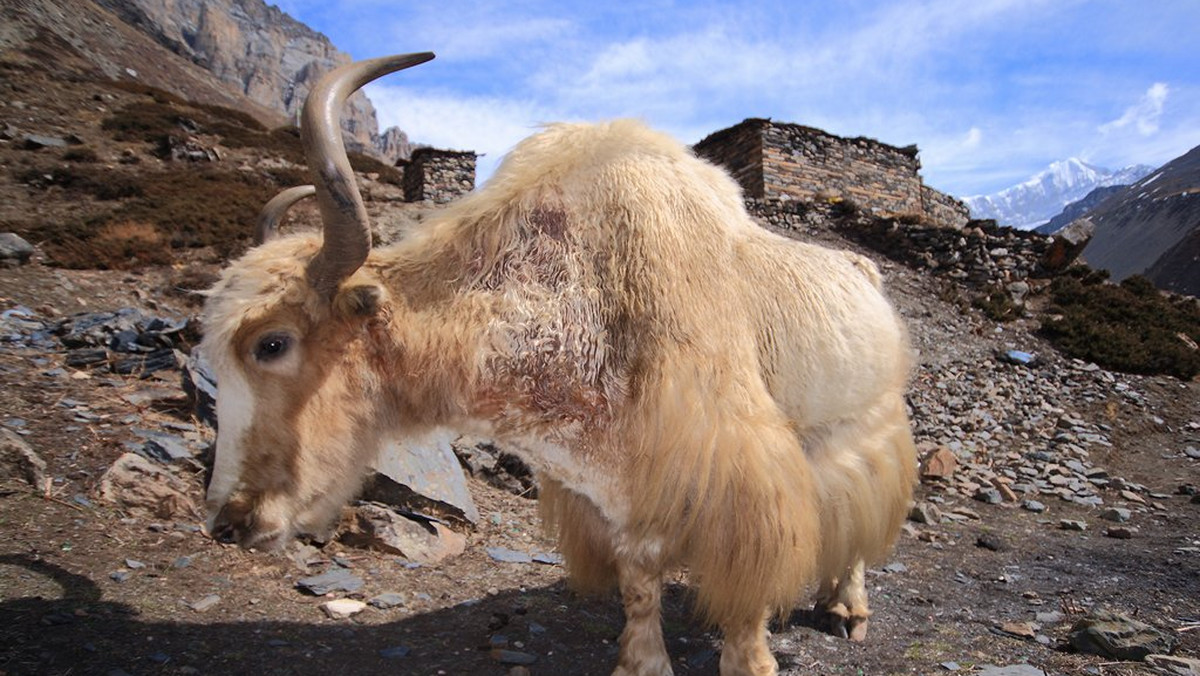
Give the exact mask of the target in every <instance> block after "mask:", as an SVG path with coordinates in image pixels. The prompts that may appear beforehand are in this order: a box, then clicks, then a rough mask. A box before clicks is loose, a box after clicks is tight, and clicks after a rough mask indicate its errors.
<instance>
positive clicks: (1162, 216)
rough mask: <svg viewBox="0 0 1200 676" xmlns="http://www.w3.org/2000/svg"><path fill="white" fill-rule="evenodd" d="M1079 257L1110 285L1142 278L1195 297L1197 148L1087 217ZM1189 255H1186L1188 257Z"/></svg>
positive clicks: (1199, 210) (1199, 280) (1198, 285)
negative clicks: (1087, 236) (1091, 226)
mask: <svg viewBox="0 0 1200 676" xmlns="http://www.w3.org/2000/svg"><path fill="white" fill-rule="evenodd" d="M1089 216H1090V217H1091V219H1092V220H1093V222H1095V224H1096V234H1095V237H1093V238H1092V241H1091V243H1090V244H1088V247H1087V249H1085V250H1084V254H1083V255H1084V257H1085V258H1086V259H1087V261H1088V262H1089V263H1090V264H1091V265H1092V266H1093V267H1097V268H1104V269H1106V270H1108V271H1109V272H1110V273H1112V276H1113V278H1114V279H1118V280H1119V279H1124V278H1126V277H1129V276H1130V275H1135V274H1146V275H1147V276H1148V277H1150V279H1151V281H1153V282H1154V283H1155V285H1156V286H1158V287H1159V288H1162V289H1169V290H1172V291H1179V292H1183V293H1188V294H1192V295H1194V294H1196V293H1200V266H1198V265H1196V264H1195V255H1196V253H1197V251H1196V240H1197V235H1196V232H1197V231H1198V230H1200V146H1198V147H1196V148H1193V149H1192V150H1190V151H1188V152H1187V153H1186V154H1184V155H1182V156H1181V157H1178V158H1176V159H1174V160H1172V161H1171V162H1168V163H1167V164H1165V165H1163V166H1162V167H1161V168H1160V169H1158V170H1156V171H1154V172H1152V173H1151V174H1150V175H1149V176H1146V177H1145V178H1143V179H1142V180H1140V181H1138V182H1137V183H1134V184H1133V185H1132V186H1130V188H1129V189H1128V190H1126V191H1124V192H1122V193H1120V194H1119V195H1117V196H1115V197H1113V198H1111V199H1109V200H1107V201H1105V202H1104V203H1103V204H1101V205H1100V206H1099V207H1097V208H1096V209H1094V210H1093V211H1092V212H1090V213H1089ZM1189 252H1190V253H1189Z"/></svg>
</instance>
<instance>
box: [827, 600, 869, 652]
mask: <svg viewBox="0 0 1200 676" xmlns="http://www.w3.org/2000/svg"><path fill="white" fill-rule="evenodd" d="M814 610H815V611H816V612H817V613H819V614H821V615H824V616H825V622H826V627H827V628H828V629H829V633H830V634H833V635H834V636H837V637H838V638H844V639H849V640H851V641H854V642H855V643H861V642H862V641H864V640H866V638H867V622H868V618H867V617H866V616H865V615H851V614H850V612H849V611H848V610H846V607H845V606H844V605H842V604H840V603H838V604H834V605H833V606H826V607H822V606H819V605H818V606H817V607H816V608H815V609H814Z"/></svg>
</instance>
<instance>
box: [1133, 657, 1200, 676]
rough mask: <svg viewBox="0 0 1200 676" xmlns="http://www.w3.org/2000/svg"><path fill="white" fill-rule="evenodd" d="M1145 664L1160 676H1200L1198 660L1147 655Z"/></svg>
mask: <svg viewBox="0 0 1200 676" xmlns="http://www.w3.org/2000/svg"><path fill="white" fill-rule="evenodd" d="M1146 664H1149V665H1150V666H1151V667H1153V669H1154V671H1155V672H1156V673H1158V674H1161V676H1200V659H1196V658H1194V657H1182V656H1178V655H1147V656H1146Z"/></svg>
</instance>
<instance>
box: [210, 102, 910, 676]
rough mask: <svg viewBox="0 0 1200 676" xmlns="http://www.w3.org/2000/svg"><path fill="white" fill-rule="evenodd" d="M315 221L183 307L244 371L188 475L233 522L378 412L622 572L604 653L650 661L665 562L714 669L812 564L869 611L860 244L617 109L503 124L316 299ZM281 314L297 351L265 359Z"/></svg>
mask: <svg viewBox="0 0 1200 676" xmlns="http://www.w3.org/2000/svg"><path fill="white" fill-rule="evenodd" d="M318 245H319V242H318V241H317V240H316V239H315V238H313V237H312V236H305V235H299V236H291V237H285V238H282V239H280V240H277V241H273V242H270V243H268V244H266V245H264V246H262V247H259V248H257V249H255V250H252V251H251V252H250V253H248V254H247V255H246V256H245V257H244V258H242V259H241V260H239V261H237V262H236V263H234V264H233V265H232V266H231V267H230V268H229V269H228V270H227V271H226V272H225V273H224V275H223V277H222V279H221V281H220V282H219V283H218V284H217V286H216V288H214V290H213V291H212V295H211V297H210V299H209V302H208V305H207V307H206V311H205V326H206V338H205V342H204V345H203V346H202V349H204V350H205V352H206V353H207V354H208V355H209V356H210V357H211V358H212V359H213V361H214V365H215V367H216V370H217V372H218V377H219V378H222V377H226V376H225V374H230V375H229V376H228V377H230V378H237V379H240V380H239V382H240V381H241V380H244V381H246V382H248V383H249V384H250V385H249V389H250V390H252V394H251V395H250V396H251V398H252V399H253V402H252V403H251V402H240V403H237V404H230V406H234V405H238V406H253V410H254V416H253V420H251V421H249V422H247V423H246V425H245V429H237V430H232V431H229V432H228V434H229V435H231V436H232V437H234V438H231V439H228V440H225V439H222V441H221V443H222V446H220V447H219V448H218V455H220V453H221V452H222V450H225V449H232V450H229V451H228V452H229V453H231V454H236V457H237V459H238V461H237V462H236V463H233V462H231V463H229V464H231V465H236V467H235V468H233V469H230V470H229V471H231V472H234V473H235V474H236V476H235V477H234V478H232V479H230V478H228V477H226V478H224V479H223V480H222V485H223V486H226V487H227V488H226V489H223V490H225V492H226V494H224V495H222V494H212V493H210V496H209V498H210V501H209V508H210V513H211V514H212V515H213V520H214V522H215V523H221V524H225V525H227V526H228V527H230V528H233V529H234V533H235V536H236V537H237V538H238V539H239V540H240V541H242V542H243V543H244V544H245V543H247V542H249V543H251V544H259V545H260V546H267V545H277V544H280V543H281V542H283V541H284V539H285V538H286V537H289V536H290V535H292V534H293V533H295V532H297V531H302V530H319V529H321V528H323V527H324V525H325V524H326V523H328V521H329V519H330V518H331V517H332V515H333V513H334V511H335V510H336V507H337V506H338V505H339V504H341V503H342V502H343V501H344V500H345V499H347V498H348V497H350V495H351V494H352V493H353V491H354V489H355V488H356V487H357V482H358V480H359V476H360V472H361V470H362V468H363V467H364V466H365V464H366V463H367V462H368V461H369V459H370V456H371V454H372V453H373V452H374V451H375V450H376V448H377V446H378V442H379V439H380V438H381V437H382V435H385V434H395V433H400V432H407V431H411V430H413V429H419V428H424V427H426V426H429V425H449V426H455V427H458V428H461V429H463V430H469V431H473V432H476V433H480V434H486V435H491V436H493V437H494V438H496V439H498V440H500V441H502V442H505V443H507V444H508V445H510V446H511V447H513V448H515V449H516V450H517V452H519V453H520V454H521V455H522V456H523V457H524V459H525V460H526V461H527V462H528V463H529V464H530V465H531V466H532V467H533V468H534V469H535V470H536V471H537V472H538V473H539V475H540V477H541V480H542V495H543V498H542V499H543V505H542V506H543V513H544V514H545V516H546V520H547V522H548V523H549V524H552V526H553V527H555V528H557V530H558V533H559V538H560V547H561V549H562V551H563V554H564V555H565V557H566V560H567V566H568V570H569V571H570V572H571V574H572V576H573V577H574V578H575V579H576V580H577V581H578V582H579V584H580V585H581V586H582V587H585V588H590V589H598V588H604V587H606V586H608V585H611V584H612V583H613V582H614V581H615V582H618V583H619V585H620V587H621V590H622V597H623V599H624V602H625V606H626V616H627V626H626V630H625V632H624V633H623V634H622V639H621V646H622V650H621V657H620V659H619V662H618V669H617V673H630V674H633V673H638V674H648V673H655V674H662V673H669V672H670V660H669V658H668V657H667V655H666V651H665V647H664V646H663V644H662V638H661V628H660V627H659V618H658V612H659V611H658V598H659V596H658V595H659V589H658V588H659V584H660V580H661V576H662V574H663V572H664V571H666V570H668V569H670V568H673V567H679V566H684V567H686V568H687V570H688V573H689V577H690V580H691V581H692V583H693V585H694V587H695V589H696V604H697V608H698V610H699V612H700V613H701V614H702V615H703V616H704V617H706V618H707V619H708V620H710V621H711V622H713V623H715V624H717V625H719V626H720V627H721V628H722V629H723V630H724V632H725V634H726V647H725V654H724V655H723V657H722V660H721V673H722V674H726V675H728V674H742V673H745V674H751V673H753V674H768V673H774V670H775V666H774V660H773V659H771V657H770V653H769V652H768V651H767V647H766V642H765V629H764V626H765V625H764V622H765V619H766V617H767V616H768V615H769V614H772V613H775V614H778V613H784V612H786V611H787V610H788V609H790V608H791V607H793V606H794V605H795V604H796V603H797V602H798V601H799V600H800V599H801V598H802V595H803V593H804V592H805V591H806V590H808V589H810V588H811V587H812V586H814V585H816V584H818V583H820V592H821V603H822V604H824V607H825V608H826V609H828V610H829V611H830V612H833V613H835V614H841V615H842V617H845V618H851V619H853V620H855V621H856V622H862V621H865V618H866V615H867V614H868V610H867V608H866V597H865V589H863V587H862V575H861V572H862V564H863V562H864V561H866V562H871V561H875V560H877V559H879V558H880V557H881V556H883V555H884V554H885V552H886V551H887V549H888V548H889V547H890V545H891V542H892V540H893V539H894V537H895V535H896V532H897V530H898V528H899V525H900V523H901V521H902V518H903V515H904V514H905V513H906V510H907V507H908V502H909V498H910V493H911V487H912V483H913V480H914V474H915V465H916V459H915V453H914V450H913V447H912V441H911V437H910V433H909V423H908V419H907V415H906V412H905V407H904V401H903V390H904V386H905V379H906V376H907V372H908V368H909V347H908V344H907V341H906V338H905V334H904V331H903V328H902V326H901V322H900V321H899V319H898V317H897V316H896V314H895V312H894V311H893V310H892V308H891V307H890V305H889V303H888V302H887V300H886V299H885V298H884V296H883V294H882V293H881V291H880V277H879V273H878V270H876V269H875V266H874V265H873V264H872V263H870V262H869V261H868V260H866V259H864V258H862V257H859V256H856V255H853V254H848V253H845V252H838V251H833V250H829V249H825V248H821V247H817V246H812V245H807V244H800V243H796V242H793V241H790V240H786V239H784V238H782V237H779V236H777V235H774V234H771V233H769V232H767V231H765V230H763V229H762V228H760V227H758V226H757V225H755V224H754V222H753V221H752V220H751V219H750V218H749V217H748V216H747V214H746V213H745V211H744V209H743V207H742V204H741V196H740V193H739V190H738V188H737V186H736V184H734V183H733V181H732V180H731V179H730V178H729V177H728V176H727V175H726V174H725V173H723V172H722V171H720V170H719V169H717V168H715V167H713V166H711V165H709V164H707V163H705V162H703V161H702V160H699V159H697V158H696V157H695V156H693V155H692V154H691V153H690V152H689V151H688V150H687V149H685V148H683V147H681V146H680V145H679V144H678V143H676V142H675V141H673V140H671V139H669V138H668V137H666V136H664V135H661V134H658V133H655V132H652V131H649V130H648V129H646V128H645V127H643V126H642V125H640V124H638V123H636V122H630V121H617V122H612V123H608V124H600V125H554V126H551V127H549V128H547V129H546V130H544V131H542V132H541V133H539V134H537V135H535V136H533V137H531V138H529V139H527V140H526V141H524V142H522V143H521V144H520V145H518V147H517V148H516V149H515V150H514V151H513V152H512V153H511V155H510V156H509V157H508V158H507V159H506V160H505V161H504V163H503V164H502V165H501V167H500V168H499V169H498V171H497V172H496V174H495V175H494V176H493V178H492V179H491V180H490V181H489V183H488V185H487V186H486V188H484V189H483V190H481V191H479V192H477V193H474V194H472V195H469V196H467V197H466V198H464V199H463V200H461V201H460V202H459V203H457V204H456V205H454V206H452V207H450V208H449V209H447V210H445V211H444V212H443V213H442V214H441V215H440V216H439V217H438V218H437V219H436V220H435V221H433V222H431V223H428V224H427V225H425V226H423V227H421V228H420V229H419V230H417V231H414V232H411V233H409V234H408V235H407V236H406V237H405V238H404V239H403V240H402V241H401V242H400V243H398V244H397V245H394V246H393V247H390V248H387V249H381V250H375V251H372V253H371V254H370V257H369V258H368V260H367V262H366V264H365V265H364V266H363V267H362V268H361V269H360V270H358V272H356V273H355V274H354V275H353V276H351V277H350V279H348V280H346V281H345V282H343V284H342V285H341V287H340V288H339V290H338V292H337V293H336V295H335V297H334V298H333V301H332V302H331V303H330V302H327V301H323V300H322V298H321V297H320V296H319V295H318V294H316V293H315V292H313V291H312V290H311V288H310V287H309V285H308V284H307V282H306V280H305V277H304V270H305V266H306V264H307V262H308V259H310V258H311V257H312V255H313V253H314V252H315V251H316V250H317V248H318ZM272 332H274V333H272ZM280 333H282V334H284V335H287V336H289V337H290V340H292V341H293V343H294V345H295V350H293V351H292V352H290V353H288V354H287V356H286V357H285V358H282V359H279V360H274V361H269V362H267V363H263V362H262V360H260V359H258V358H257V357H256V356H255V355H256V352H255V350H256V349H257V348H256V347H255V346H257V345H261V344H262V341H263V339H264V336H270V335H277V334H280ZM221 435H222V437H225V436H226V435H227V431H226V429H224V428H222V430H221ZM856 571H857V573H856Z"/></svg>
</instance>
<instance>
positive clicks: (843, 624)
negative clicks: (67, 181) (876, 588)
mask: <svg viewBox="0 0 1200 676" xmlns="http://www.w3.org/2000/svg"><path fill="white" fill-rule="evenodd" d="M816 610H817V612H818V613H821V614H823V615H824V616H825V618H826V620H827V621H828V622H829V631H830V632H831V633H833V634H834V635H835V636H840V637H842V638H848V639H850V640H851V641H862V640H863V639H865V638H866V637H867V621H868V618H869V617H870V616H871V610H870V608H868V606H867V586H866V577H865V565H864V564H863V561H862V559H859V560H858V561H856V562H855V563H854V565H853V566H851V567H850V569H849V570H847V571H846V575H844V576H843V577H841V578H834V579H832V580H825V581H823V582H822V583H821V589H820V590H819V591H818V592H817V604H816Z"/></svg>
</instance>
